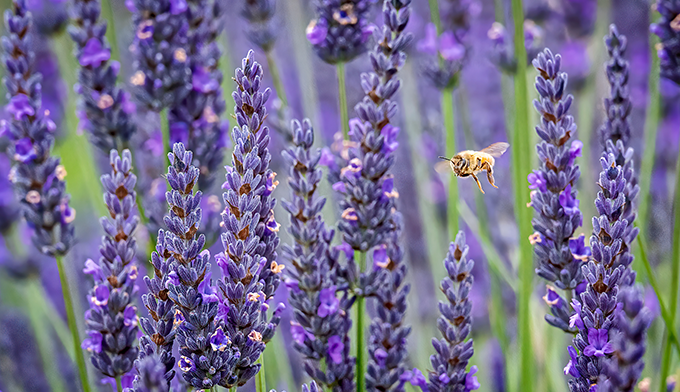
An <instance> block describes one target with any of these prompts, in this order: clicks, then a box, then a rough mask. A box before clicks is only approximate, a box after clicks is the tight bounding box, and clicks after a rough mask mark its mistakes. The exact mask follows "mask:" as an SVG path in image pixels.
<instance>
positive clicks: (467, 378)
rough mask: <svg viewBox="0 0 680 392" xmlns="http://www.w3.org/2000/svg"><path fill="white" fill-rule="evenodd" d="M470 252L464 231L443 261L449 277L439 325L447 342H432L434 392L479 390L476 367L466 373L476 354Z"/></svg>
mask: <svg viewBox="0 0 680 392" xmlns="http://www.w3.org/2000/svg"><path fill="white" fill-rule="evenodd" d="M468 251H469V248H468V246H467V244H466V243H465V234H464V233H463V232H462V231H461V232H459V233H458V235H456V241H455V242H452V243H451V245H449V252H448V254H447V255H446V259H444V267H445V268H446V271H447V273H448V276H447V277H446V278H444V279H443V280H442V282H441V290H442V292H443V293H444V294H445V295H446V299H447V301H446V302H443V301H442V302H439V310H440V311H441V315H440V316H439V320H438V322H437V327H438V329H439V332H441V334H442V336H443V337H444V338H443V339H433V340H432V344H433V345H434V348H435V350H436V354H435V355H432V356H431V357H430V363H431V365H432V368H433V369H434V370H433V371H430V374H429V380H430V381H429V383H428V389H429V391H431V392H444V391H471V390H473V389H477V388H478V387H479V383H477V378H476V377H474V374H475V373H476V372H477V367H475V366H473V367H471V368H470V371H469V372H466V370H465V369H466V368H467V364H468V361H469V360H470V358H471V357H472V355H473V354H474V349H473V348H472V339H468V337H469V335H470V331H471V326H470V324H471V315H470V311H471V309H472V304H471V303H470V299H469V297H468V294H469V293H470V289H471V288H472V283H473V281H474V278H473V276H472V267H473V266H474V264H475V263H474V261H472V260H468V258H467V255H468Z"/></svg>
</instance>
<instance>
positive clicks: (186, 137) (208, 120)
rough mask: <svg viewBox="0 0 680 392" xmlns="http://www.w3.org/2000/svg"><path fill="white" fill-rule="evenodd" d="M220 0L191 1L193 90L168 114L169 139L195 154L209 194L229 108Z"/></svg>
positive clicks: (221, 153)
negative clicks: (222, 68)
mask: <svg viewBox="0 0 680 392" xmlns="http://www.w3.org/2000/svg"><path fill="white" fill-rule="evenodd" d="M223 7H224V5H223V4H222V2H220V1H208V0H188V8H187V11H186V13H187V15H188V20H189V30H188V42H189V45H187V46H186V50H187V52H186V55H187V60H186V61H187V63H188V64H189V68H190V69H191V86H192V88H191V91H190V92H189V93H188V95H187V96H186V97H185V98H184V99H182V100H181V101H179V102H177V103H176V105H174V106H173V107H172V108H171V110H170V113H169V122H170V139H171V140H176V141H181V142H183V143H185V144H186V146H187V149H189V150H191V151H193V156H194V163H193V164H194V165H196V166H197V167H199V169H200V171H201V175H200V177H199V178H198V188H199V189H201V190H202V191H204V192H208V191H209V190H210V189H211V187H212V185H213V183H214V182H215V177H216V172H217V169H218V168H220V167H221V166H222V161H223V158H224V147H226V146H225V141H226V137H224V136H225V135H226V131H227V128H228V127H226V122H224V121H222V120H220V117H221V116H222V114H223V113H224V110H225V108H226V105H225V102H224V98H223V96H222V88H221V83H222V72H221V71H220V69H219V60H220V55H221V53H220V49H219V48H218V47H217V42H216V40H217V37H218V36H219V34H220V33H221V31H222V27H223V26H222V25H223V18H222V13H223V9H222V8H223Z"/></svg>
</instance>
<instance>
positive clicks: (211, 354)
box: [165, 143, 239, 389]
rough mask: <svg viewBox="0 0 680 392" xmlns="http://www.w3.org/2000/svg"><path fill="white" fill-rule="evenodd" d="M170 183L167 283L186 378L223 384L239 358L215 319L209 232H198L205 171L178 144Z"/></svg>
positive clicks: (172, 156) (192, 381)
mask: <svg viewBox="0 0 680 392" xmlns="http://www.w3.org/2000/svg"><path fill="white" fill-rule="evenodd" d="M168 158H169V159H170V166H169V168H168V176H167V179H168V183H169V184H170V187H171V190H170V191H168V192H167V193H166V194H165V197H166V199H167V201H168V204H169V205H170V210H169V215H166V216H165V224H166V226H167V227H168V229H169V230H168V231H167V232H166V236H165V239H166V242H167V243H168V244H169V245H168V248H167V250H166V252H167V253H168V254H169V258H168V262H169V263H170V268H169V269H170V273H169V274H168V277H169V279H168V281H167V283H166V287H167V288H168V293H167V295H168V297H169V298H170V300H171V301H172V302H173V303H174V305H175V306H174V313H175V331H176V334H177V342H178V344H179V355H180V359H179V362H178V365H179V368H180V370H181V371H182V376H183V377H184V379H185V380H186V381H187V382H188V383H189V384H191V385H192V386H194V387H196V388H199V389H208V388H212V387H213V386H216V385H218V384H219V383H220V382H221V381H222V380H223V379H224V378H232V379H235V375H232V374H231V373H232V371H233V369H234V365H235V364H236V361H237V360H238V358H239V354H238V352H235V351H234V350H233V349H232V347H231V340H230V338H229V335H227V334H225V333H224V329H223V328H222V326H220V325H219V323H217V322H216V320H215V318H216V316H217V313H218V298H217V293H216V290H215V289H214V288H213V287H211V284H212V282H211V279H210V277H211V275H212V274H211V272H210V262H209V260H210V252H209V251H207V250H205V251H201V250H202V249H203V247H204V246H205V236H204V235H202V234H201V235H197V232H198V228H199V226H200V224H201V215H202V211H201V208H200V203H201V196H202V194H201V192H200V191H198V192H196V193H194V189H193V188H194V186H195V184H196V183H197V182H198V177H199V170H198V168H196V167H195V166H193V165H191V162H192V160H193V156H192V153H191V151H186V150H185V148H184V145H183V144H181V143H176V144H175V145H174V146H173V152H172V153H169V154H168Z"/></svg>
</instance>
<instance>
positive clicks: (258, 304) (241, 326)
mask: <svg viewBox="0 0 680 392" xmlns="http://www.w3.org/2000/svg"><path fill="white" fill-rule="evenodd" d="M234 81H235V82H236V85H237V88H236V91H234V93H233V94H232V97H233V98H234V101H235V103H236V105H235V107H234V110H235V114H236V116H235V117H236V120H237V122H238V126H235V127H234V129H233V131H232V138H233V142H234V151H233V153H232V159H231V166H229V167H227V174H226V180H227V181H226V182H225V184H224V185H223V188H225V189H226V192H225V193H224V194H223V199H224V204H225V205H226V210H225V212H224V213H223V221H222V225H223V227H224V229H225V232H224V233H222V237H221V240H222V245H223V247H224V252H220V253H219V254H217V255H216V256H215V258H216V260H217V265H218V266H219V267H220V268H221V270H222V276H223V277H222V279H221V280H219V281H218V288H219V296H220V298H219V300H220V309H221V311H220V313H219V316H218V317H220V318H221V319H223V320H224V321H225V328H226V330H225V333H227V334H228V335H229V337H230V338H231V341H232V344H233V345H234V346H235V347H237V348H238V351H239V352H240V355H241V356H240V358H239V360H238V362H237V363H236V370H235V372H236V374H237V377H238V378H237V381H236V383H234V384H232V383H230V380H227V379H223V380H222V382H221V384H220V385H222V386H225V387H232V386H234V385H239V386H241V385H244V384H245V383H246V382H247V381H248V380H249V379H250V378H252V377H253V376H255V374H257V372H258V371H259V369H260V367H261V364H259V363H256V361H257V360H258V359H259V358H260V355H261V354H262V352H263V351H264V349H265V345H266V343H267V342H269V340H271V338H272V337H273V336H274V332H275V331H276V327H277V325H278V323H279V321H280V313H281V312H282V311H283V308H284V306H283V304H279V306H277V308H276V310H275V311H274V313H273V316H272V318H271V319H270V320H269V321H267V310H268V309H269V302H270V301H271V299H272V298H273V296H274V292H275V291H276V289H277V287H278V286H279V283H280V280H281V279H280V273H281V272H282V271H283V268H284V266H283V265H280V264H278V263H277V262H276V247H277V246H278V243H279V237H278V231H279V227H280V225H279V224H278V223H277V222H276V220H275V219H274V205H275V202H276V201H275V200H274V198H273V197H272V192H273V191H274V189H275V188H276V184H277V181H275V176H276V173H274V172H273V171H272V170H271V169H270V168H269V163H270V161H271V154H270V153H269V149H268V145H269V139H270V136H269V128H268V127H267V126H265V125H264V120H265V118H266V116H267V109H266V108H265V104H266V102H267V100H268V99H269V96H270V95H271V90H269V89H266V90H264V92H262V91H260V87H261V84H262V67H261V66H260V64H258V63H257V62H256V61H255V59H254V53H253V51H252V50H251V51H249V52H248V55H247V56H246V58H244V59H243V61H242V63H241V68H238V69H236V74H235V78H234Z"/></svg>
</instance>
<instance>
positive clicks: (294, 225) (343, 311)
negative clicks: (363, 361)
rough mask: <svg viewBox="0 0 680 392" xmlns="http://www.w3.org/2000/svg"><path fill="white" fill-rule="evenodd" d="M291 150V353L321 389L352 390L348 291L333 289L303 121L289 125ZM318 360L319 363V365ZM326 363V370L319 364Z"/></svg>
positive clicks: (334, 253)
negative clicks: (293, 351) (295, 353)
mask: <svg viewBox="0 0 680 392" xmlns="http://www.w3.org/2000/svg"><path fill="white" fill-rule="evenodd" d="M291 131H292V132H291V133H292V135H293V142H292V145H291V146H290V147H289V148H288V149H286V150H285V151H284V152H283V157H284V159H285V160H286V162H287V163H288V166H289V170H288V173H289V174H288V184H289V185H290V188H291V200H290V201H284V202H283V203H282V205H283V208H284V209H285V210H286V211H287V212H288V213H289V214H290V223H291V224H290V228H289V232H290V234H291V236H292V237H293V239H294V242H293V244H291V245H284V247H283V257H284V259H285V260H286V261H287V264H288V265H289V266H291V268H290V269H287V270H286V271H287V272H288V273H287V275H288V276H287V277H288V281H287V282H286V285H287V286H289V287H290V288H291V289H290V290H289V300H288V303H289V304H290V305H291V306H292V307H293V309H294V310H295V311H294V313H293V314H294V316H293V317H294V321H291V333H292V335H293V340H294V341H295V343H294V347H295V349H296V350H297V351H298V352H299V353H300V354H301V355H302V356H303V357H304V360H305V362H304V369H305V371H306V372H307V374H308V375H309V376H310V377H312V378H313V379H314V380H315V381H316V382H318V383H319V384H320V385H324V386H326V387H327V388H328V389H329V390H333V391H338V392H340V391H347V392H349V391H354V389H355V386H354V361H355V359H354V358H352V357H350V356H349V349H350V344H349V337H348V333H349V330H350V327H351V320H350V319H349V308H350V306H351V305H352V302H353V301H352V300H351V299H350V298H349V296H348V293H347V291H346V290H345V292H344V293H342V296H341V298H340V299H338V298H337V297H336V288H337V286H338V285H341V284H342V283H343V282H342V280H340V279H339V278H338V276H339V275H340V271H339V267H340V266H339V265H338V256H339V251H338V250H337V249H333V247H332V246H331V242H332V240H333V236H334V234H335V233H334V231H333V230H332V229H328V228H326V226H325V223H324V221H323V217H322V215H321V210H322V208H323V206H324V204H325V203H326V199H325V198H323V197H320V196H318V195H317V194H316V190H317V187H318V185H319V182H321V179H322V178H323V173H322V171H321V168H320V167H318V166H317V165H318V163H319V160H320V158H321V154H320V151H319V150H318V149H313V148H312V145H313V143H314V130H313V129H312V125H311V123H310V122H309V120H308V119H305V120H304V121H303V122H302V124H300V123H299V122H298V121H293V122H292V126H291ZM322 361H323V362H322ZM322 364H325V370H323V369H324V367H323V365H322Z"/></svg>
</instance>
